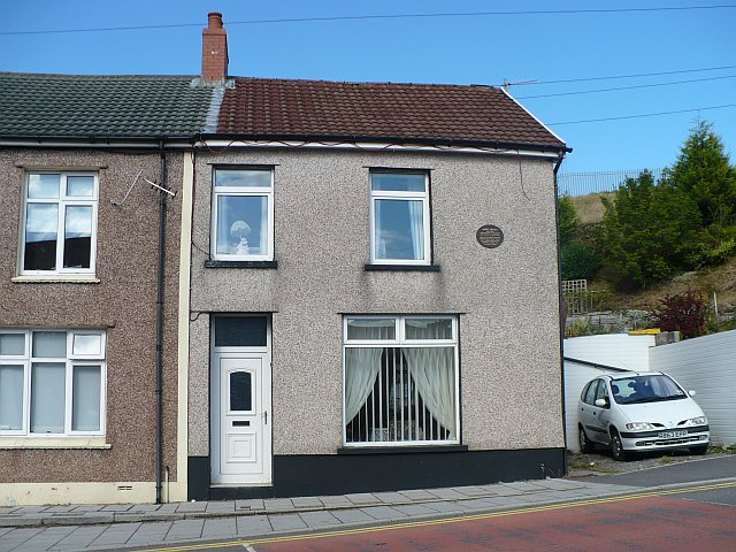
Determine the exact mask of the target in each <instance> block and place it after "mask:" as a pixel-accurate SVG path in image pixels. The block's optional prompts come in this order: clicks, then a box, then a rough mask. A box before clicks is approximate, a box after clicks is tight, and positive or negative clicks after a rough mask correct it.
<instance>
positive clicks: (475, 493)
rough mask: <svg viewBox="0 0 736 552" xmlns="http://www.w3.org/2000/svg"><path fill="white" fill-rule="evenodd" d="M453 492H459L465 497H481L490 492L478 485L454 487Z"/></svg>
mask: <svg viewBox="0 0 736 552" xmlns="http://www.w3.org/2000/svg"><path fill="white" fill-rule="evenodd" d="M452 490H453V491H457V492H458V493H460V494H461V495H463V496H465V497H473V498H475V497H479V496H486V495H487V494H488V490H486V489H484V488H483V487H480V486H477V485H468V486H466V487H453V488H452Z"/></svg>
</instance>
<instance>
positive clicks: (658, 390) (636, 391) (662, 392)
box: [611, 374, 687, 404]
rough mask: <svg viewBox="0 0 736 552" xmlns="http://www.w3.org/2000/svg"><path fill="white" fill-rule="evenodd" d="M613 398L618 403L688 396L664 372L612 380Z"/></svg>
mask: <svg viewBox="0 0 736 552" xmlns="http://www.w3.org/2000/svg"><path fill="white" fill-rule="evenodd" d="M611 391H612V392H613V400H615V401H616V402H617V403H618V404H636V403H647V402H657V401H672V400H676V399H684V398H685V397H687V395H686V394H685V392H684V391H683V390H682V389H680V387H679V386H678V385H677V384H676V383H675V382H674V381H672V380H671V379H670V378H669V377H667V376H664V375H662V374H652V375H651V376H632V377H628V378H620V379H615V380H612V381H611Z"/></svg>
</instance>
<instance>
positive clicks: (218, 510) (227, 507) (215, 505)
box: [206, 500, 235, 514]
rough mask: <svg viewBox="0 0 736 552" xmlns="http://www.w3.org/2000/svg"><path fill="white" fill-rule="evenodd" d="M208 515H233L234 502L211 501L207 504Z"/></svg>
mask: <svg viewBox="0 0 736 552" xmlns="http://www.w3.org/2000/svg"><path fill="white" fill-rule="evenodd" d="M206 512H207V513H208V514H231V513H234V512H235V501H234V500H211V501H209V502H207V508H206Z"/></svg>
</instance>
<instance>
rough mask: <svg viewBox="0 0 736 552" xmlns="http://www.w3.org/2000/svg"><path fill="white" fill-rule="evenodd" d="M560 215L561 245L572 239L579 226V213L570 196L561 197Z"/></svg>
mask: <svg viewBox="0 0 736 552" xmlns="http://www.w3.org/2000/svg"><path fill="white" fill-rule="evenodd" d="M558 216H559V221H560V245H561V246H564V245H566V244H568V243H570V242H571V241H572V239H573V238H574V237H575V232H576V230H577V228H578V215H577V213H576V212H575V205H573V202H572V199H570V196H566V195H563V196H562V197H560V200H559V202H558Z"/></svg>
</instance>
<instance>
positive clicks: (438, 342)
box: [341, 314, 461, 448]
mask: <svg viewBox="0 0 736 552" xmlns="http://www.w3.org/2000/svg"><path fill="white" fill-rule="evenodd" d="M387 318H393V319H395V320H394V324H395V332H394V339H376V340H368V339H348V321H349V320H375V319H387ZM407 319H448V320H451V321H452V338H451V339H406V337H405V336H406V320H407ZM459 329H460V326H459V320H458V317H457V316H456V315H449V314H421V315H418V314H417V315H411V314H409V315H386V314H356V315H348V314H346V315H344V316H343V344H342V345H343V346H342V415H341V423H342V442H343V446H345V447H346V448H366V447H376V448H381V447H412V446H444V445H459V444H460V443H461V440H460V435H461V427H460V340H459V336H458V331H459ZM378 347H383V348H409V347H417V348H424V347H453V349H454V355H453V356H454V359H453V361H454V366H455V370H454V371H455V389H454V393H455V427H456V428H457V429H456V431H455V434H456V436H455V438H454V439H444V440H413V441H409V440H407V441H357V442H356V441H352V442H348V437H347V424H348V421H349V420H345V410H346V404H345V400H346V397H345V381H346V375H345V371H346V368H347V367H346V354H345V352H346V351H347V349H350V348H378Z"/></svg>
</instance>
